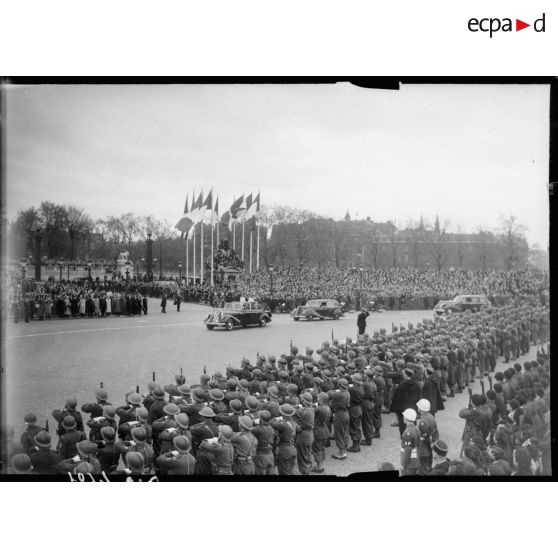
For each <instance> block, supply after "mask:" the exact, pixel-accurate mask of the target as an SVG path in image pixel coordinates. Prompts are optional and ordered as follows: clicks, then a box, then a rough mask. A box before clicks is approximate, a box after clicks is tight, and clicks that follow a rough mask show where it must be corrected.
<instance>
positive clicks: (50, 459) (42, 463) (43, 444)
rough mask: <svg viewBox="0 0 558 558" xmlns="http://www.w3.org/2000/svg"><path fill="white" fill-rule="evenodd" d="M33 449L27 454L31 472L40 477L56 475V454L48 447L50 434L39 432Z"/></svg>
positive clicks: (43, 431) (57, 458)
mask: <svg viewBox="0 0 558 558" xmlns="http://www.w3.org/2000/svg"><path fill="white" fill-rule="evenodd" d="M35 446H36V447H35V449H34V450H33V451H31V452H30V453H29V458H30V459H31V465H33V471H34V472H35V473H38V474H40V475H52V474H54V473H56V465H57V464H58V461H59V457H58V454H57V453H56V452H55V451H53V450H52V449H51V447H50V434H49V433H48V432H47V431H46V430H41V431H39V432H38V433H37V434H36V435H35Z"/></svg>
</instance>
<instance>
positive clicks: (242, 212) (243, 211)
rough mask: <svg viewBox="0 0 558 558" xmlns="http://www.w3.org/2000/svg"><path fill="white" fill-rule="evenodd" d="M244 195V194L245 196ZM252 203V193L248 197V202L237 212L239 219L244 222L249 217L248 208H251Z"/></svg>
mask: <svg viewBox="0 0 558 558" xmlns="http://www.w3.org/2000/svg"><path fill="white" fill-rule="evenodd" d="M243 197H244V196H243ZM251 205H252V194H250V195H249V196H248V197H247V198H246V203H245V204H243V205H242V206H241V207H240V208H239V209H238V211H237V212H236V215H237V219H238V221H240V222H241V223H244V222H245V221H246V219H247V217H246V214H247V213H248V209H249V208H250V206H251Z"/></svg>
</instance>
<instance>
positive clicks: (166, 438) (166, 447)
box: [151, 403, 187, 455]
mask: <svg viewBox="0 0 558 558" xmlns="http://www.w3.org/2000/svg"><path fill="white" fill-rule="evenodd" d="M163 412H164V413H165V416H163V417H161V418H159V419H157V420H155V421H153V422H152V423H151V428H152V429H153V449H154V450H155V453H156V454H157V455H159V454H160V453H166V452H168V451H171V450H172V439H173V438H174V437H175V436H177V435H178V424H177V422H176V419H175V417H176V416H177V415H178V414H180V409H179V408H178V405H175V404H174V403H167V404H166V405H165V406H164V407H163ZM186 416H187V415H186Z"/></svg>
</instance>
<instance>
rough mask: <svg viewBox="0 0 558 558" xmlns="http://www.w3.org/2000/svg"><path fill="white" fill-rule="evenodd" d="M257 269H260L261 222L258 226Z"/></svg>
mask: <svg viewBox="0 0 558 558" xmlns="http://www.w3.org/2000/svg"><path fill="white" fill-rule="evenodd" d="M256 269H260V223H259V222H258V226H257V227H256Z"/></svg>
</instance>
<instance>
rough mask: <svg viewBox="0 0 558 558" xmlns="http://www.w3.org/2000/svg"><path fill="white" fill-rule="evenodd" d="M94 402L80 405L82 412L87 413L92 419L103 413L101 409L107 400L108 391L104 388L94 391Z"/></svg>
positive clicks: (107, 403)
mask: <svg viewBox="0 0 558 558" xmlns="http://www.w3.org/2000/svg"><path fill="white" fill-rule="evenodd" d="M95 399H96V400H95V403H85V405H82V406H81V410H82V412H83V413H87V414H88V415H89V416H90V417H91V418H92V419H93V418H96V417H100V416H102V415H103V409H104V407H106V406H107V405H110V403H109V402H108V393H107V391H106V390H105V389H103V388H101V389H98V390H97V391H96V392H95Z"/></svg>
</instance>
